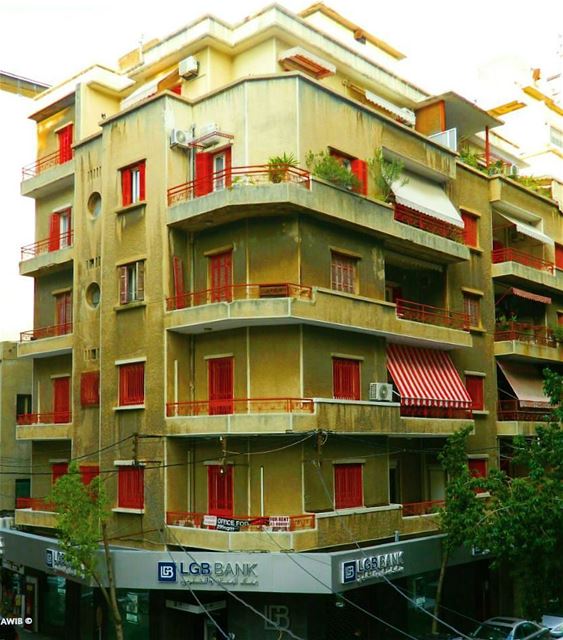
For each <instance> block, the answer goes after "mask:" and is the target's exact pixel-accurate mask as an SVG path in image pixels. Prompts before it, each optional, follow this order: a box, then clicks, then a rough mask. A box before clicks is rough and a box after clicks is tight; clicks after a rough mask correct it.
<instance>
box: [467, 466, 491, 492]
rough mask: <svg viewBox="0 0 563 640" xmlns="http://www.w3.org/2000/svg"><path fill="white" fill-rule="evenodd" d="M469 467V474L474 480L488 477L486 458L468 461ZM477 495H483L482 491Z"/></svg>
mask: <svg viewBox="0 0 563 640" xmlns="http://www.w3.org/2000/svg"><path fill="white" fill-rule="evenodd" d="M467 465H468V467H469V473H470V474H471V475H472V476H473V477H474V478H486V477H487V459H486V458H470V459H469V460H468V461H467ZM477 493H482V490H478V491H477Z"/></svg>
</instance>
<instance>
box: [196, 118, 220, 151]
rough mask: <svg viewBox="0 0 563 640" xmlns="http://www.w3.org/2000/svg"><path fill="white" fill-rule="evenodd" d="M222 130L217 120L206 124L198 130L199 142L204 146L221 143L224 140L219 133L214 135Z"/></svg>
mask: <svg viewBox="0 0 563 640" xmlns="http://www.w3.org/2000/svg"><path fill="white" fill-rule="evenodd" d="M219 131H221V129H220V127H219V125H218V124H217V123H216V122H210V123H209V124H206V125H204V126H203V127H201V129H200V130H199V132H198V135H197V143H198V145H199V146H202V147H212V146H213V145H215V144H219V143H220V142H221V141H222V140H224V139H223V138H222V137H221V136H219V135H214V134H217V133H219Z"/></svg>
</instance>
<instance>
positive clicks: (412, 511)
mask: <svg viewBox="0 0 563 640" xmlns="http://www.w3.org/2000/svg"><path fill="white" fill-rule="evenodd" d="M444 505H445V502H444V500H427V501H426V502H407V503H405V504H403V505H402V508H403V518H408V517H409V516H424V515H428V514H430V513H438V511H439V510H440V509H441V508H442V507H443V506H444Z"/></svg>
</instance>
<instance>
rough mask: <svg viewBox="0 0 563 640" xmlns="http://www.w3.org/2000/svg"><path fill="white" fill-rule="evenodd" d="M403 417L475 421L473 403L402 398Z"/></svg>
mask: <svg viewBox="0 0 563 640" xmlns="http://www.w3.org/2000/svg"><path fill="white" fill-rule="evenodd" d="M401 416H403V417H405V418H451V419H454V420H461V419H465V418H467V419H468V420H472V419H473V412H472V402H463V401H460V400H436V399H433V398H429V399H425V398H408V397H405V396H402V397H401Z"/></svg>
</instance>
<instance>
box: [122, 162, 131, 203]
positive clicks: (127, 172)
mask: <svg viewBox="0 0 563 640" xmlns="http://www.w3.org/2000/svg"><path fill="white" fill-rule="evenodd" d="M131 202H132V193H131V169H130V168H129V167H127V168H126V169H121V204H122V205H123V206H124V207H126V206H127V205H128V204H131Z"/></svg>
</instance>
